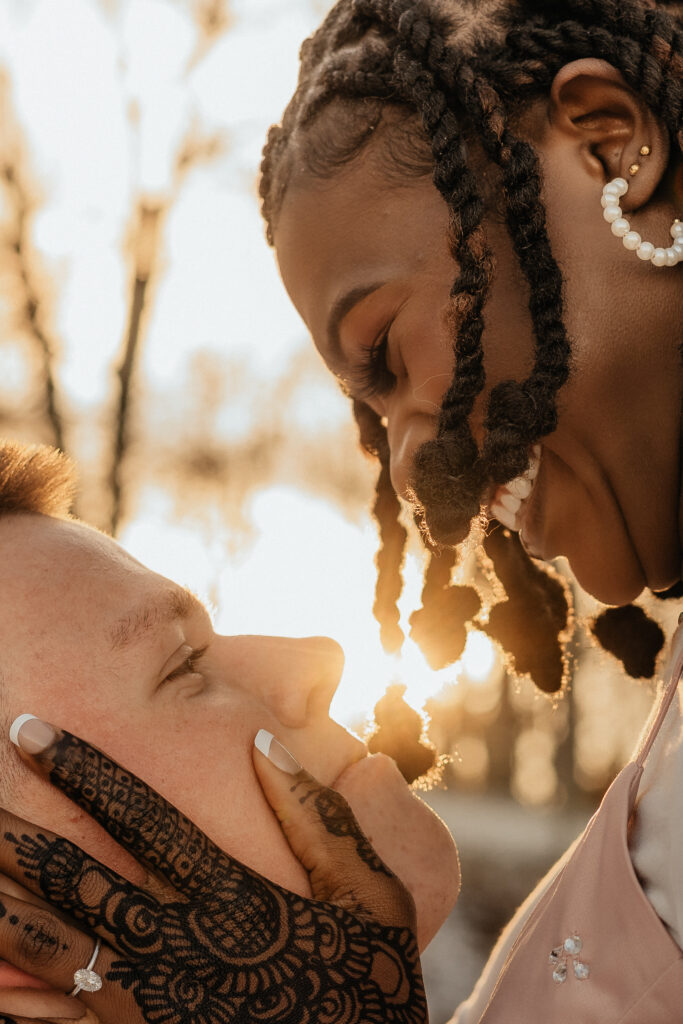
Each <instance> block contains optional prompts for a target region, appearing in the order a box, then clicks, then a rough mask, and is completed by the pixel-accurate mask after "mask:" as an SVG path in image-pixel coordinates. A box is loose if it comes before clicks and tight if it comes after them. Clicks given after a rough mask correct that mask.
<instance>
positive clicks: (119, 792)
mask: <svg viewBox="0 0 683 1024" xmlns="http://www.w3.org/2000/svg"><path fill="white" fill-rule="evenodd" d="M50 764H51V766H52V767H51V771H50V774H51V777H52V779H53V781H55V782H56V784H57V785H58V786H59V787H60V788H61V789H62V790H64V791H66V792H67V793H68V794H69V795H70V796H71V797H72V799H74V800H75V802H77V803H78V804H80V806H82V807H84V808H85V809H86V810H87V811H88V812H89V813H90V814H91V815H92V816H93V817H94V818H96V819H97V820H98V821H100V823H101V824H103V825H104V826H105V827H106V828H107V829H108V830H109V831H110V833H111V834H112V835H113V836H114V838H116V839H117V840H118V841H119V842H120V843H121V844H122V845H123V846H125V847H126V848H127V849H129V850H130V851H131V852H133V853H134V854H135V855H136V856H137V857H138V859H139V860H140V861H141V862H142V863H144V864H145V865H146V866H147V867H148V868H150V869H151V870H152V871H153V872H154V874H155V875H156V876H157V880H158V879H161V880H162V881H161V884H159V882H158V881H157V884H156V885H155V896H154V897H153V896H151V895H149V894H148V893H147V892H145V891H144V890H143V889H141V888H139V887H137V886H135V885H133V884H131V883H129V882H127V881H126V880H125V879H123V878H121V877H120V876H118V875H117V874H116V872H114V871H112V870H110V869H109V868H107V867H105V866H104V865H102V864H99V863H98V862H97V861H94V860H92V859H91V858H89V857H88V856H86V854H84V853H83V852H82V851H81V850H80V849H79V848H78V847H76V846H74V845H73V844H72V843H69V842H68V841H67V840H64V839H59V838H56V837H48V836H47V835H45V834H44V833H42V832H39V833H37V834H34V835H28V834H21V835H16V834H14V833H13V832H6V833H5V839H6V841H7V842H8V843H9V844H11V846H12V847H13V848H14V851H15V854H16V860H17V863H18V865H19V866H20V867H21V869H22V871H23V873H24V877H25V879H26V880H27V881H29V882H31V883H32V887H33V888H34V890H36V891H38V892H39V893H40V894H41V895H42V896H43V897H44V898H45V899H46V900H47V901H49V902H50V903H51V904H53V905H54V906H56V907H58V908H59V909H60V910H61V911H63V912H65V913H67V914H68V915H70V916H71V917H72V918H74V919H75V920H76V921H78V922H82V923H83V924H84V925H86V926H87V927H88V928H90V929H96V930H97V931H98V933H99V934H100V935H101V936H102V937H103V938H104V939H105V941H106V942H107V943H108V944H109V946H110V947H111V948H112V949H113V950H114V959H113V961H112V962H111V964H110V966H109V967H108V969H107V971H106V975H105V979H106V981H107V983H109V984H112V985H119V986H120V987H121V988H122V989H123V990H124V991H126V992H129V993H130V994H132V996H133V998H134V1000H135V1002H136V1004H137V1006H138V1007H139V1009H140V1011H141V1015H142V1019H143V1020H144V1021H146V1022H148V1024H242V1022H244V1024H247V1022H249V1024H426V1021H427V1010H426V1000H425V994H424V988H423V984H422V976H421V970H420V961H419V954H418V950H417V944H416V941H415V937H414V935H413V932H412V931H411V929H410V928H408V927H388V926H386V925H381V924H379V923H378V922H376V921H374V920H373V919H371V918H369V917H367V916H365V915H361V916H359V915H358V914H351V913H349V911H348V910H345V909H342V908H340V907H337V906H335V905H334V904H332V903H327V902H322V901H316V900H309V899H305V898H303V897H301V896H298V895H296V894H294V893H290V892H288V891H286V890H285V889H283V888H281V887H280V886H278V885H275V884H274V883H270V882H267V881H266V880H264V879H262V878H261V877H260V876H258V875H257V874H256V873H255V872H253V871H251V870H250V869H249V868H247V867H245V866H244V865H242V864H240V863H239V862H238V861H236V860H234V859H233V858H231V857H229V856H228V855H227V854H225V853H223V851H221V850H220V849H219V848H218V847H216V846H215V845H214V844H213V843H212V842H211V841H210V840H209V839H208V837H207V836H205V835H204V834H203V833H202V832H201V831H200V830H199V829H198V828H197V827H196V826H195V825H194V824H193V823H192V822H191V821H190V820H189V819H188V818H186V817H185V816H184V815H182V814H180V812H179V811H178V810H177V809H176V808H174V807H172V806H171V805H169V804H168V803H167V802H166V801H165V800H164V799H163V798H162V797H161V796H160V795H159V794H157V793H155V792H154V791H153V790H151V789H149V788H148V787H147V786H146V785H145V784H144V783H142V782H141V781H140V780H138V779H137V778H136V777H135V776H134V775H132V773H130V772H126V771H125V770H124V769H122V768H120V767H119V766H118V765H116V764H115V763H114V762H113V761H111V760H110V759H108V758H106V757H105V756H104V755H103V754H101V753H100V752H99V751H97V750H95V749H94V748H92V747H89V745H88V744H85V743H84V742H83V741H81V740H79V739H77V738H76V737H73V736H71V735H70V734H69V733H64V734H62V736H61V738H60V739H59V741H58V743H57V747H56V748H55V749H54V750H53V751H52V752H51V753H50ZM308 795H309V796H315V800H316V808H317V809H318V812H319V813H320V814H321V816H322V817H323V820H324V821H325V825H326V828H327V829H328V831H329V832H330V833H331V834H332V835H334V836H339V837H343V836H351V837H352V838H353V839H354V840H355V843H356V849H357V851H358V854H359V856H360V857H361V858H362V859H363V861H364V862H365V863H366V864H368V865H369V866H370V867H371V869H372V870H373V871H383V872H384V873H386V874H388V875H389V876H390V877H392V878H393V876H391V873H390V872H389V871H388V869H387V868H386V867H385V866H384V865H383V864H382V862H381V861H380V860H379V858H378V857H377V856H376V854H375V853H374V851H373V850H372V848H371V846H370V844H369V843H368V841H367V839H365V837H364V836H363V835H362V833H361V832H360V829H359V828H358V826H357V824H356V823H355V820H354V819H353V816H352V815H351V812H350V810H349V808H348V805H347V804H346V802H345V801H344V800H343V798H341V797H339V800H337V799H336V797H337V796H338V794H334V793H331V791H327V790H319V791H318V793H317V794H314V792H313V791H311V792H310V793H309V794H308ZM396 885H397V888H399V889H400V883H399V882H398V881H396ZM98 998H100V996H99V995H98ZM0 1024H2V1022H1V1018H0Z"/></svg>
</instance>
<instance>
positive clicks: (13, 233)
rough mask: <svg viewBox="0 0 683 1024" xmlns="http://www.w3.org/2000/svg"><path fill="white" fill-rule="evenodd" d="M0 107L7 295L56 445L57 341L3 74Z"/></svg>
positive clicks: (60, 422)
mask: <svg viewBox="0 0 683 1024" xmlns="http://www.w3.org/2000/svg"><path fill="white" fill-rule="evenodd" d="M0 109H1V116H0V123H1V124H2V131H3V139H4V145H5V148H6V152H5V155H4V156H3V157H2V161H1V162H0V181H1V182H2V186H3V188H4V191H5V195H6V198H7V209H8V214H9V216H8V218H7V222H6V224H5V230H4V249H5V256H6V259H7V261H8V264H9V266H10V268H11V271H12V272H13V275H12V276H13V282H14V284H15V286H16V288H17V291H16V292H15V293H14V294H13V295H12V301H13V304H14V305H15V307H16V308H17V310H18V312H19V314H20V317H21V326H22V328H23V330H24V331H25V333H26V334H27V336H28V337H29V338H30V340H31V341H32V342H33V343H34V345H35V347H36V349H37V350H38V354H39V357H40V371H41V387H42V391H43V401H44V408H45V416H46V419H47V422H48V425H49V429H50V433H51V441H52V443H53V444H54V445H55V446H56V447H57V448H61V449H62V450H64V449H65V438H64V417H63V414H62V411H61V409H60V402H59V398H58V395H57V385H56V380H55V354H56V350H57V347H58V346H57V344H56V342H55V341H54V340H53V339H52V338H51V337H50V335H49V333H48V331H47V330H46V328H45V326H44V313H43V307H44V301H43V299H42V298H41V293H40V289H39V287H38V284H37V281H36V280H35V274H34V270H33V267H34V265H35V260H36V257H35V254H34V253H33V252H32V250H31V241H30V232H31V218H32V216H33V213H34V203H33V201H32V199H31V196H30V193H29V189H28V188H27V186H26V184H25V181H24V178H23V177H22V173H21V170H20V168H21V165H22V163H23V162H24V158H23V157H22V152H21V150H22V146H21V133H20V129H19V127H18V125H17V123H16V120H15V118H14V117H13V114H12V111H11V109H10V97H9V85H8V82H7V80H6V79H5V78H4V77H3V78H2V79H0Z"/></svg>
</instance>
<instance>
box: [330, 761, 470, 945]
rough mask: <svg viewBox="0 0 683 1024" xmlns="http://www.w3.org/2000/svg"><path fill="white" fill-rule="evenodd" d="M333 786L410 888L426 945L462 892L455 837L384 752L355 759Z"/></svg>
mask: <svg viewBox="0 0 683 1024" xmlns="http://www.w3.org/2000/svg"><path fill="white" fill-rule="evenodd" d="M334 788H335V789H337V790H338V791H339V792H340V793H341V794H342V796H344V797H345V798H346V799H347V800H348V802H349V804H350V805H351V808H352V810H353V812H354V814H355V815H356V818H357V819H358V823H359V824H360V826H361V828H362V829H363V831H364V832H365V834H366V836H367V837H368V839H369V840H370V842H371V843H372V845H373V847H374V848H375V850H376V851H377V853H378V854H379V856H380V857H381V858H382V860H383V861H384V863H385V864H386V865H387V866H388V867H389V868H391V870H392V871H393V872H394V873H395V874H396V875H398V877H399V878H400V879H401V881H402V882H403V884H404V885H405V886H406V888H407V889H408V890H409V891H410V893H411V895H412V897H413V899H414V900H415V906H416V908H417V925H418V928H417V931H418V944H419V946H420V951H422V950H424V949H425V948H426V947H427V945H428V944H429V942H430V941H431V940H432V939H433V937H434V936H435V935H436V933H437V931H438V930H439V928H440V927H441V925H442V924H443V923H444V921H445V920H446V918H447V917H448V915H449V913H450V911H451V910H452V908H453V906H454V904H455V902H456V900H457V898H458V892H459V891H460V864H459V861H458V851H457V849H456V846H455V842H454V841H453V837H452V836H451V834H450V832H449V831H448V828H447V827H446V825H445V824H444V823H443V821H442V820H441V818H439V817H438V815H436V814H435V813H434V811H432V809H431V808H430V807H428V806H427V805H426V804H425V803H423V801H422V800H420V798H419V797H418V796H416V795H415V793H413V792H412V791H411V790H410V789H409V788H408V786H407V785H406V783H405V780H404V778H403V776H402V775H401V773H400V772H399V770H398V768H397V767H396V763H395V762H394V761H392V759H391V758H390V757H387V756H386V755H385V754H371V755H370V756H368V757H365V758H363V759H362V760H360V761H357V762H356V763H355V764H352V765H351V766H350V767H349V768H347V769H346V771H344V772H342V774H341V775H340V776H339V778H338V779H337V780H336V782H335V784H334Z"/></svg>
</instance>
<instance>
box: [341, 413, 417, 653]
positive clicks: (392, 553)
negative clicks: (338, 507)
mask: <svg viewBox="0 0 683 1024" xmlns="http://www.w3.org/2000/svg"><path fill="white" fill-rule="evenodd" d="M353 414H354V417H355V420H356V423H357V424H358V433H359V438H360V444H361V447H362V448H363V449H364V450H365V451H366V452H367V453H368V454H369V455H373V456H374V457H375V458H376V459H378V460H379V463H380V467H381V468H380V473H379V476H378V478H377V483H376V485H375V502H374V504H373V507H372V513H373V515H374V517H375V519H376V521H377V527H378V531H379V541H380V544H379V549H378V551H377V555H376V556H375V564H376V566H377V582H376V586H375V603H374V605H373V608H372V611H373V614H374V616H375V618H376V619H377V621H378V622H379V624H380V639H381V641H382V646H383V647H384V649H385V650H387V651H390V652H393V651H398V650H400V649H401V646H402V644H403V639H404V637H403V630H402V629H401V627H400V626H399V624H398V623H399V617H400V616H399V611H398V607H397V601H398V599H399V597H400V596H401V591H402V590H403V578H402V576H401V569H402V567H403V558H404V554H405V547H406V539H407V536H408V534H407V532H406V530H405V527H404V526H403V525H402V524H401V523H400V522H399V518H398V517H399V512H400V504H399V500H398V498H397V497H396V492H395V491H394V488H393V487H392V485H391V476H390V472H389V442H388V440H387V432H386V429H385V428H384V427H383V426H382V421H381V420H380V418H379V416H378V415H377V413H375V412H373V410H372V409H371V408H370V407H369V406H367V405H366V404H365V403H364V402H354V403H353Z"/></svg>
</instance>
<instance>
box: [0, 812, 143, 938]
mask: <svg viewBox="0 0 683 1024" xmlns="http://www.w3.org/2000/svg"><path fill="white" fill-rule="evenodd" d="M0 836H1V837H2V838H1V840H0V870H1V871H3V872H4V873H5V874H6V875H8V876H10V877H11V878H13V879H14V880H15V881H17V882H19V883H20V884H21V885H23V886H25V887H26V888H27V889H29V890H30V891H31V892H32V893H35V894H36V895H38V896H40V897H41V898H42V899H44V900H46V901H47V902H48V903H49V904H50V906H51V908H53V910H55V911H56V913H51V914H49V916H50V917H51V918H52V919H54V920H55V921H59V920H61V921H62V923H63V924H65V922H64V921H63V916H62V915H65V914H66V915H68V917H69V918H72V919H73V920H75V921H78V922H79V923H83V924H84V925H85V926H86V927H87V928H88V929H89V930H91V931H95V932H97V934H98V935H99V936H100V937H101V938H103V939H104V940H105V941H107V942H108V943H109V944H110V945H112V946H113V947H114V948H115V949H116V950H117V951H118V952H119V953H123V954H126V955H127V954H128V952H129V946H130V940H131V939H134V940H135V948H136V950H137V949H138V948H139V943H138V941H137V940H138V939H139V936H138V935H137V934H134V931H135V930H134V929H131V928H126V927H125V925H126V924H127V921H126V920H123V921H122V920H121V912H120V910H119V911H118V913H117V908H120V907H121V906H125V907H126V908H128V911H127V913H128V914H129V915H133V914H134V915H135V922H136V928H137V930H138V931H139V930H140V928H142V927H145V928H146V929H147V930H148V931H153V930H154V927H155V922H156V920H157V916H158V910H159V904H158V903H157V901H156V899H155V898H154V896H150V895H149V894H148V893H147V892H144V891H143V890H142V889H139V888H138V887H137V886H135V885H133V884H132V882H129V881H128V880H127V879H125V878H123V877H122V876H121V875H119V874H117V872H116V871H113V870H112V869H111V868H108V867H107V866H106V865H104V864H101V863H100V862H99V861H97V860H95V859H94V858H93V857H89V856H88V855H87V854H86V853H84V852H83V851H82V850H81V849H80V848H79V847H78V846H76V845H74V843H71V842H69V840H68V839H63V838H62V837H61V836H58V835H55V834H54V833H53V832H48V831H47V829H40V828H38V827H37V826H35V825H30V824H29V823H28V822H25V821H23V820H22V819H21V818H17V817H16V816H15V815H13V814H10V813H9V812H7V811H0ZM8 900H10V897H9V896H3V897H2V902H3V903H7V901H8ZM36 909H37V910H38V909H39V908H36ZM46 913H47V912H46ZM142 922H144V926H143V923H142ZM1 924H2V920H0V925H1ZM66 927H70V926H69V925H68V924H66ZM2 949H3V947H2V945H0V952H1V951H2Z"/></svg>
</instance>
